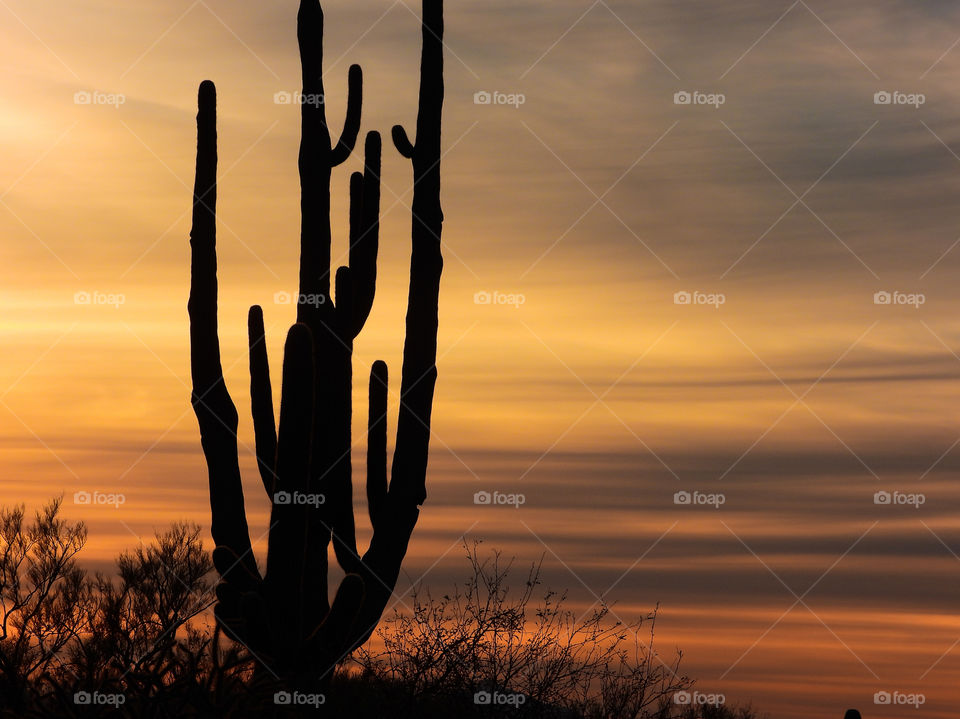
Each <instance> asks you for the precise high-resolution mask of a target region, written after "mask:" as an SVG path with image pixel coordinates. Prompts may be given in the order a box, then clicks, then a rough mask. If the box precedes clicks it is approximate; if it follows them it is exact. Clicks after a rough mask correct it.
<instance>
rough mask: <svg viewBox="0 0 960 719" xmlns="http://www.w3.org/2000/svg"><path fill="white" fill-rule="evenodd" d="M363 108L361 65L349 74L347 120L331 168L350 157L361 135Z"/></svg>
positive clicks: (334, 151) (354, 67) (331, 158)
mask: <svg viewBox="0 0 960 719" xmlns="http://www.w3.org/2000/svg"><path fill="white" fill-rule="evenodd" d="M362 107H363V71H362V70H361V69H360V66H359V65H351V66H350V71H349V72H348V73H347V118H346V120H344V123H343V132H342V133H341V134H340V140H339V141H338V142H337V144H336V146H335V147H334V148H333V150H331V152H330V166H331V167H336V166H337V165H342V164H343V163H344V162H346V161H347V159H348V158H349V157H350V153H352V152H353V148H354V147H355V146H356V144H357V136H358V135H359V134H360V115H361V108H362Z"/></svg>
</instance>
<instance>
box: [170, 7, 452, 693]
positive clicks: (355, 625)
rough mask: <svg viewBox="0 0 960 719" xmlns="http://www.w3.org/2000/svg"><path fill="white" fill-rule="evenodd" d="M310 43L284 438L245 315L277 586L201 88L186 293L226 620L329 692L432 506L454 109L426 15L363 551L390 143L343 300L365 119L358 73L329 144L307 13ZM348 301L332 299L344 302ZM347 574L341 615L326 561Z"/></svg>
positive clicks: (405, 142)
mask: <svg viewBox="0 0 960 719" xmlns="http://www.w3.org/2000/svg"><path fill="white" fill-rule="evenodd" d="M297 37H298V41H299V45H300V57H301V63H302V67H303V96H304V97H303V100H304V102H303V104H302V139H301V144H300V157H299V169H300V184H301V213H302V225H301V238H300V284H299V302H298V307H297V324H295V325H294V326H293V327H292V328H291V329H290V331H289V333H288V335H287V339H286V345H285V348H284V360H283V376H282V389H281V401H280V420H279V430H278V428H277V424H276V423H275V421H274V415H273V400H272V389H271V384H270V372H269V367H268V363H267V353H266V349H265V347H264V340H265V338H264V326H263V313H262V311H261V309H260V307H257V306H255V307H252V308H251V309H250V313H249V318H248V329H249V350H250V376H251V379H250V394H251V409H252V414H253V420H254V429H255V437H256V453H257V459H258V463H259V468H260V475H261V479H262V481H263V486H264V488H265V489H266V491H267V493H268V495H269V496H270V498H271V500H272V502H273V505H272V512H271V517H270V530H269V545H268V551H267V562H266V572H265V573H264V574H263V575H261V573H260V571H259V569H258V567H257V564H256V561H255V559H254V556H253V552H252V549H251V543H250V536H249V531H248V527H247V520H246V515H245V512H244V498H243V489H242V486H241V478H240V468H239V460H238V451H237V436H236V433H237V423H238V416H237V410H236V407H235V405H234V403H233V401H232V399H231V398H230V394H229V393H228V391H227V388H226V385H225V383H224V379H223V368H222V365H221V361H220V342H219V337H218V333H217V254H216V212H215V207H216V191H217V190H216V188H217V184H216V171H217V130H216V90H215V88H214V85H213V83H211V82H209V81H206V82H204V83H202V84H201V85H200V91H199V99H198V105H199V111H198V114H197V174H196V183H195V187H194V198H193V228H192V230H191V233H190V244H191V248H192V260H191V283H190V301H189V314H190V347H191V372H192V376H193V395H192V404H193V408H194V411H195V413H196V415H197V420H198V422H199V425H200V439H201V444H202V447H203V452H204V456H205V458H206V463H207V468H208V473H209V484H210V507H211V513H212V527H211V531H212V534H213V539H214V543H215V545H216V549H215V550H214V554H213V560H214V564H215V566H216V569H217V571H218V572H219V574H220V577H221V582H220V584H219V585H218V587H217V600H218V601H217V605H216V607H215V614H216V618H217V621H218V622H219V624H220V625H221V626H222V627H223V628H224V630H225V631H226V632H227V633H228V634H229V635H230V636H231V637H233V638H234V639H235V640H237V641H239V642H241V643H243V644H244V645H245V646H246V647H247V648H249V650H250V651H251V653H252V654H253V655H254V656H255V657H256V658H257V659H258V660H260V662H261V665H262V668H263V671H266V672H269V673H270V674H273V675H274V677H276V678H278V679H281V680H283V681H284V682H291V683H295V684H297V685H300V686H305V685H316V683H317V682H321V683H322V682H323V679H324V677H327V676H329V670H330V669H331V668H332V666H333V665H334V664H335V662H336V661H337V660H338V659H340V658H341V657H343V656H344V655H345V654H347V653H348V652H349V651H351V650H352V649H354V648H356V647H357V646H359V645H360V644H362V643H363V642H365V641H366V640H367V639H368V638H369V637H370V635H371V633H372V631H373V630H374V628H375V627H376V625H377V623H378V622H379V619H380V617H381V615H382V613H383V611H384V608H385V607H386V605H387V603H388V601H389V599H390V596H391V594H392V592H393V589H394V587H395V586H396V581H397V577H398V575H399V572H400V565H401V563H402V561H403V558H404V556H405V554H406V550H407V545H408V542H409V540H410V536H411V534H412V532H413V528H414V525H415V524H416V522H417V518H418V516H419V508H420V506H421V505H422V504H423V502H424V500H425V499H426V469H427V451H428V446H429V439H430V417H431V409H432V405H433V394H434V387H435V384H436V377H437V372H436V366H435V365H436V352H437V302H438V294H439V285H440V274H441V271H442V268H443V260H442V257H441V252H440V237H441V232H442V225H443V212H442V210H441V206H440V125H441V111H442V106H443V40H442V38H443V2H442V0H424V2H423V53H422V63H421V73H420V104H419V112H418V117H417V135H416V142H415V143H412V142H411V141H410V140H409V139H408V138H407V134H406V132H405V131H404V130H403V128H402V127H399V126H397V127H394V128H393V133H392V134H393V139H394V143H395V145H396V147H397V150H398V151H399V152H400V153H401V154H402V155H403V156H404V157H406V158H409V159H411V160H412V164H413V176H414V198H413V208H412V209H413V226H412V255H411V267H410V290H409V297H408V304H407V317H406V338H405V341H404V348H403V368H402V373H401V381H400V395H401V403H400V404H401V406H400V411H399V417H398V422H397V438H396V447H395V450H394V456H393V464H392V467H391V470H390V481H389V484H388V482H387V421H386V411H387V367H386V365H385V364H384V363H383V362H376V363H375V364H374V365H373V367H372V369H371V372H370V404H369V419H368V422H369V436H368V441H367V480H366V494H367V502H368V506H369V515H370V520H371V523H372V525H373V536H372V539H371V542H370V546H369V547H368V548H367V550H366V552H365V553H364V554H363V555H362V556H360V554H359V553H358V551H357V541H356V534H355V524H354V516H353V499H352V481H351V475H352V466H351V436H350V422H351V415H352V409H351V384H352V350H353V340H354V338H355V337H356V336H357V335H358V333H359V332H360V330H361V329H362V328H363V325H364V323H365V321H366V319H367V316H368V315H369V313H370V309H371V306H372V304H373V299H374V292H375V282H376V262H377V248H378V242H379V240H378V236H379V214H380V178H379V175H380V152H381V140H380V136H379V135H378V134H377V133H375V132H371V133H369V134H368V135H367V137H366V141H365V167H364V172H362V173H354V174H353V175H352V176H351V178H350V218H349V238H350V252H349V265H348V266H347V267H341V268H339V270H338V271H337V273H336V281H335V285H334V288H335V297H331V293H330V251H331V225H330V182H331V174H332V170H333V168H335V167H337V166H338V165H340V164H342V163H343V162H344V161H345V160H346V159H347V158H348V157H349V156H350V154H351V152H352V151H353V148H354V145H355V143H356V140H357V137H358V134H359V128H360V116H361V104H362V97H361V95H362V85H363V78H362V73H361V70H360V68H359V67H358V66H356V65H354V66H353V67H351V68H350V72H349V96H348V107H347V117H346V123H345V127H344V130H343V133H342V134H341V136H340V139H339V140H338V142H337V143H336V144H332V142H331V137H330V131H329V125H328V123H327V118H326V112H325V106H324V101H323V97H324V88H323V79H322V69H321V68H322V57H323V49H322V48H323V12H322V10H321V8H320V5H319V3H318V0H302V2H301V4H300V11H299V15H298V18H297ZM334 300H335V302H334ZM331 542H332V543H333V546H334V552H335V556H336V559H337V562H338V563H339V565H340V566H341V568H342V569H343V570H344V572H345V573H346V576H345V578H344V579H343V581H342V582H341V584H340V586H339V588H338V590H337V592H336V596H335V598H334V600H333V602H332V604H331V602H330V600H329V597H328V586H327V570H328V550H329V545H330V543H331Z"/></svg>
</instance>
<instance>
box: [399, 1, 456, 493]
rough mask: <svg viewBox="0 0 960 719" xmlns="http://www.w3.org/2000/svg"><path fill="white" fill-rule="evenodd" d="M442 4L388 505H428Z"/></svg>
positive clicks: (433, 24)
mask: <svg viewBox="0 0 960 719" xmlns="http://www.w3.org/2000/svg"><path fill="white" fill-rule="evenodd" d="M443 92H444V88H443V0H424V2H423V54H422V61H421V70H420V109H419V112H418V114H417V140H416V144H415V145H414V148H413V157H412V160H413V180H414V194H413V208H412V209H413V213H412V214H413V227H412V238H413V242H412V253H411V262H410V291H409V295H408V300H407V320H406V330H407V333H406V337H405V339H404V344H403V368H402V371H401V379H400V398H401V402H400V415H399V418H398V421H397V444H396V449H395V451H394V455H393V467H392V471H391V482H390V497H391V505H393V504H394V502H402V503H408V504H412V505H413V506H417V505H421V504H423V502H424V500H425V499H426V486H425V479H426V471H427V451H428V448H429V442H430V417H431V409H432V406H433V394H434V387H435V385H436V378H437V370H436V359H437V329H438V296H439V291H440V275H441V272H442V271H443V258H442V256H441V253H440V237H441V233H442V232H443V210H442V208H441V205H440V128H441V116H442V111H443Z"/></svg>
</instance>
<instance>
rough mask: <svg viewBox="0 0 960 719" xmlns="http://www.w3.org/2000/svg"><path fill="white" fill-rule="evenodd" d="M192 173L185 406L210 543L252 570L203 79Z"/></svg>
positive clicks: (207, 88) (213, 99)
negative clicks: (227, 375) (229, 381)
mask: <svg viewBox="0 0 960 719" xmlns="http://www.w3.org/2000/svg"><path fill="white" fill-rule="evenodd" d="M197 104H198V112H197V171H196V178H195V181H194V190H193V225H192V228H191V230H190V248H191V258H190V299H189V301H188V303H187V311H188V313H189V315H190V372H191V376H192V380H193V392H192V397H191V403H192V405H193V410H194V413H195V414H196V416H197V422H198V424H199V425H200V443H201V445H202V447H203V454H204V457H205V458H206V461H207V472H208V478H209V483H210V508H211V513H212V527H211V532H212V534H213V541H214V544H215V545H216V546H224V547H227V548H229V549H230V550H231V551H232V552H233V553H234V554H235V555H236V556H237V557H238V558H240V561H241V562H242V563H243V564H245V565H246V568H247V570H248V571H249V570H251V569H252V571H253V572H256V564H255V562H254V559H253V556H252V553H251V552H250V534H249V531H248V529H247V519H246V514H245V513H244V505H243V485H242V482H241V479H240V466H239V459H238V453H237V423H238V416H237V408H236V406H235V405H234V403H233V400H232V399H231V398H230V394H229V392H227V387H226V384H225V383H224V380H223V366H222V364H221V362H220V338H219V335H218V334H217V219H216V214H215V213H216V202H217V91H216V88H215V87H214V85H213V83H212V82H210V81H209V80H207V81H204V82H203V83H201V85H200V89H199V92H198V98H197Z"/></svg>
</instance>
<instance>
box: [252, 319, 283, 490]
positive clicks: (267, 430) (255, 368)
mask: <svg viewBox="0 0 960 719" xmlns="http://www.w3.org/2000/svg"><path fill="white" fill-rule="evenodd" d="M247 333H248V337H249V345H250V410H251V413H252V415H253V432H254V437H255V439H256V446H257V465H258V466H259V468H260V479H261V480H262V481H263V488H264V489H265V490H266V491H267V496H268V497H272V496H273V493H274V491H275V487H274V485H275V483H276V474H275V473H274V469H275V468H276V462H277V424H276V420H275V419H274V416H273V389H272V387H271V385H270V364H269V362H268V360H267V338H266V333H265V331H264V329H263V310H262V309H261V308H260V307H259V306H258V305H254V306H253V307H251V308H250V313H249V315H248V316H247Z"/></svg>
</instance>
